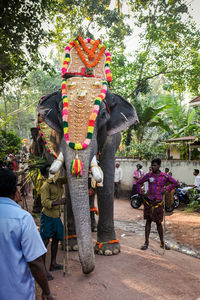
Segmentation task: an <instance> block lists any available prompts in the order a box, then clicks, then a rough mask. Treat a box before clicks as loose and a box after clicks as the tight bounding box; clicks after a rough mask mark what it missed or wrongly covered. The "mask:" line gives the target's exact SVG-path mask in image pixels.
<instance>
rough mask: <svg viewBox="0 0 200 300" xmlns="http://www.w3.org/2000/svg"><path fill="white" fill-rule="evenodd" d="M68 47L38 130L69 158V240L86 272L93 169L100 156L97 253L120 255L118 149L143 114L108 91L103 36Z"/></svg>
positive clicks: (90, 263)
mask: <svg viewBox="0 0 200 300" xmlns="http://www.w3.org/2000/svg"><path fill="white" fill-rule="evenodd" d="M65 52H66V56H65V61H64V64H63V68H62V73H63V75H62V77H63V81H62V91H58V92H55V93H53V94H51V95H48V96H46V97H43V98H42V99H41V101H40V103H39V105H38V111H39V125H38V130H39V132H40V135H41V137H42V139H43V142H44V144H45V146H46V149H47V150H46V151H48V153H49V154H50V155H51V156H52V157H55V158H56V157H57V160H58V161H59V160H62V159H60V157H61V156H62V157H63V158H64V165H65V170H66V174H67V178H68V184H67V187H66V194H67V195H66V196H67V197H66V198H67V199H69V200H70V201H68V202H67V205H66V209H67V228H68V244H69V245H70V246H71V247H72V248H74V249H75V248H76V247H77V245H78V251H79V257H80V262H81V265H82V270H83V272H84V273H85V274H87V273H90V272H91V271H93V269H94V266H95V257H94V249H93V244H92V234H91V219H90V208H89V195H88V170H89V167H90V164H91V161H92V159H93V158H94V157H95V156H97V158H98V160H99V166H100V167H101V170H102V172H103V176H104V178H103V186H102V187H98V188H97V198H98V210H99V220H98V226H97V243H96V246H95V252H96V253H97V254H105V255H112V254H118V253H119V252H120V245H119V241H118V240H117V239H116V235H115V230H114V220H113V199H114V170H115V152H116V150H117V148H118V146H119V144H120V141H121V134H120V132H121V131H122V130H124V129H126V128H127V127H129V126H130V125H132V124H135V123H137V122H138V118H137V114H136V112H135V110H134V108H133V107H132V105H131V104H130V103H129V102H127V101H126V100H125V99H123V98H122V97H121V96H119V95H116V94H113V93H111V91H110V90H109V88H108V82H109V81H111V80H112V78H111V73H110V69H109V65H110V60H111V56H110V53H109V52H108V51H107V50H106V49H105V47H104V46H103V45H101V44H100V41H99V40H97V41H92V40H91V39H86V40H83V39H82V38H81V37H79V38H78V39H77V40H75V41H73V42H71V43H70V44H69V45H68V46H67V47H66V49H65ZM95 57H96V59H95ZM88 60H90V61H91V62H88ZM47 131H48V133H47ZM91 167H93V166H91ZM75 246H76V247H75Z"/></svg>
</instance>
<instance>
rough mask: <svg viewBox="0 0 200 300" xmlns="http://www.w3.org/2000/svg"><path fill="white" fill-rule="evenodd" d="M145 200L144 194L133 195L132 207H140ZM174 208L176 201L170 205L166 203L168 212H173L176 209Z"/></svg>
mask: <svg viewBox="0 0 200 300" xmlns="http://www.w3.org/2000/svg"><path fill="white" fill-rule="evenodd" d="M143 201H144V196H143V195H142V194H141V195H140V194H135V195H133V196H131V199H130V204H131V206H132V208H134V209H138V208H139V207H140V206H141V205H142V204H143ZM174 208H175V204H174V203H173V204H172V205H170V206H166V205H165V211H166V212H172V211H173V210H174Z"/></svg>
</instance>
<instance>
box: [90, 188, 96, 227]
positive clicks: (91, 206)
mask: <svg viewBox="0 0 200 300" xmlns="http://www.w3.org/2000/svg"><path fill="white" fill-rule="evenodd" d="M94 198H95V191H94V193H93V194H92V195H90V196H89V201H90V217H91V229H92V232H97V223H96V220H95V211H94Z"/></svg>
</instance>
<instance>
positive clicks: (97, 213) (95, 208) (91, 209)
mask: <svg viewBox="0 0 200 300" xmlns="http://www.w3.org/2000/svg"><path fill="white" fill-rule="evenodd" d="M90 211H94V212H95V214H96V215H97V216H98V215H99V211H98V209H97V207H96V206H94V208H90Z"/></svg>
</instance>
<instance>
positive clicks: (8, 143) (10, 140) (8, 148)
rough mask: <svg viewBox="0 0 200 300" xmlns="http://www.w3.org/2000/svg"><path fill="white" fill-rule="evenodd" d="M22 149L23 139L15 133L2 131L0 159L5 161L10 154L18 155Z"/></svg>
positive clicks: (0, 136)
mask: <svg viewBox="0 0 200 300" xmlns="http://www.w3.org/2000/svg"><path fill="white" fill-rule="evenodd" d="M21 148H22V143H21V139H20V138H19V137H18V136H16V134H15V133H13V132H6V131H4V130H0V159H2V160H5V159H6V156H7V155H8V154H9V153H12V154H16V153H17V152H19V150H21Z"/></svg>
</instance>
